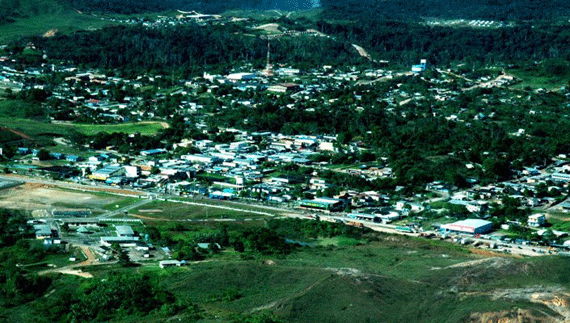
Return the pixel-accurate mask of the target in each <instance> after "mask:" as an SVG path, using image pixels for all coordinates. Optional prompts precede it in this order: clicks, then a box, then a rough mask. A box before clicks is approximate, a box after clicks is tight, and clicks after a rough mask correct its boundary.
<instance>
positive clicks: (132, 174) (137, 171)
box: [125, 166, 141, 178]
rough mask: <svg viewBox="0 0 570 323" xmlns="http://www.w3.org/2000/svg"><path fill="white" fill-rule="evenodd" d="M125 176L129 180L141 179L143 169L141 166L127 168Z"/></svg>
mask: <svg viewBox="0 0 570 323" xmlns="http://www.w3.org/2000/svg"><path fill="white" fill-rule="evenodd" d="M125 176H127V177H128V178H139V177H140V176H141V168H140V167H139V166H125Z"/></svg>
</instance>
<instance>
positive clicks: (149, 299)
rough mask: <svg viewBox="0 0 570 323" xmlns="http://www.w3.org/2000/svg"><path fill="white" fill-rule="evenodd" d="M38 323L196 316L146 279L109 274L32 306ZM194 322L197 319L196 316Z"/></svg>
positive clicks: (188, 306) (185, 305)
mask: <svg viewBox="0 0 570 323" xmlns="http://www.w3.org/2000/svg"><path fill="white" fill-rule="evenodd" d="M35 309H36V311H37V314H38V315H37V317H38V318H39V317H42V318H43V319H44V320H39V319H38V320H37V321H38V322H108V321H115V320H119V319H126V320H127V321H132V320H134V319H140V318H141V317H144V316H146V315H149V314H153V315H159V316H162V315H164V316H170V315H174V314H176V313H178V312H180V311H183V310H185V311H187V312H191V311H194V312H196V313H197V309H196V308H194V306H193V305H192V304H184V305H183V304H181V303H179V302H177V301H176V298H175V297H174V296H173V295H172V294H171V293H169V292H167V291H165V290H164V289H162V288H161V287H160V286H159V284H158V282H156V281H155V280H153V279H152V278H151V277H150V276H146V275H141V274H133V273H129V274H119V273H114V272H111V273H110V274H108V275H106V276H105V279H95V280H91V281H88V282H86V283H83V284H82V286H81V288H77V289H74V290H68V289H67V290H63V291H58V292H57V293H56V294H55V295H52V296H51V297H49V298H47V299H45V298H44V299H41V300H39V301H38V303H37V304H35ZM196 316H197V317H196V318H198V317H199V315H196Z"/></svg>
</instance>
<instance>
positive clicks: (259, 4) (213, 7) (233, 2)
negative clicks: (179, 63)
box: [68, 0, 314, 14]
mask: <svg viewBox="0 0 570 323" xmlns="http://www.w3.org/2000/svg"><path fill="white" fill-rule="evenodd" d="M68 2H69V4H70V5H71V6H72V7H73V8H76V9H79V10H81V11H87V12H104V13H120V14H135V13H145V12H160V11H167V10H176V9H178V10H185V11H189V10H196V11H199V12H201V13H209V14H212V13H222V12H224V11H227V10H233V9H244V10H273V9H278V10H287V11H292V10H300V9H310V8H312V7H313V3H314V1H311V0H295V1H279V0H208V1H191V0H163V1H156V0H94V1H93V0H68Z"/></svg>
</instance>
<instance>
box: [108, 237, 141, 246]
mask: <svg viewBox="0 0 570 323" xmlns="http://www.w3.org/2000/svg"><path fill="white" fill-rule="evenodd" d="M137 241H139V237H101V245H103V246H107V247H110V246H111V245H113V244H115V243H117V244H119V245H129V246H134V245H136V242H137Z"/></svg>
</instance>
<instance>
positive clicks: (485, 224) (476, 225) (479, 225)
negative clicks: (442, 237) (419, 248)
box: [441, 219, 493, 234]
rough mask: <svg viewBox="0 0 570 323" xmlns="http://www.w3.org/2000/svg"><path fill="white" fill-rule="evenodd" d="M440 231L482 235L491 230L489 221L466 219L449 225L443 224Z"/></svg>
mask: <svg viewBox="0 0 570 323" xmlns="http://www.w3.org/2000/svg"><path fill="white" fill-rule="evenodd" d="M441 229H442V230H443V231H446V232H458V233H470V234H484V233H487V232H490V231H491V230H492V229H493V224H492V223H491V221H486V220H480V219H467V220H462V221H457V222H453V223H449V224H444V225H442V226H441Z"/></svg>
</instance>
